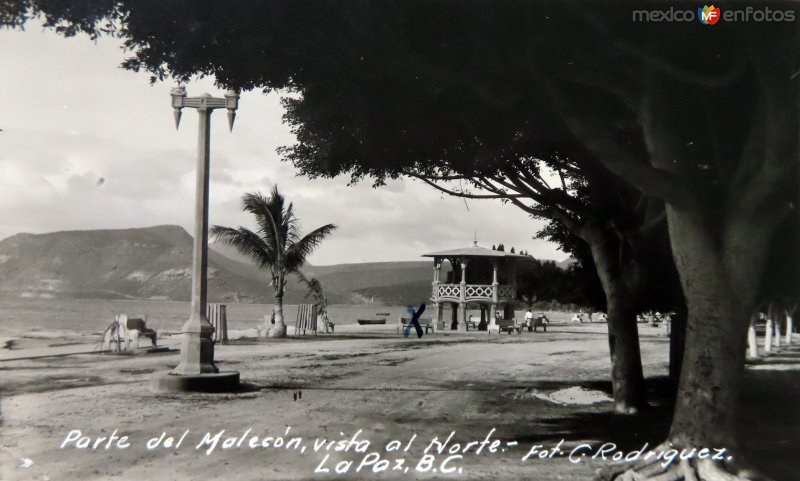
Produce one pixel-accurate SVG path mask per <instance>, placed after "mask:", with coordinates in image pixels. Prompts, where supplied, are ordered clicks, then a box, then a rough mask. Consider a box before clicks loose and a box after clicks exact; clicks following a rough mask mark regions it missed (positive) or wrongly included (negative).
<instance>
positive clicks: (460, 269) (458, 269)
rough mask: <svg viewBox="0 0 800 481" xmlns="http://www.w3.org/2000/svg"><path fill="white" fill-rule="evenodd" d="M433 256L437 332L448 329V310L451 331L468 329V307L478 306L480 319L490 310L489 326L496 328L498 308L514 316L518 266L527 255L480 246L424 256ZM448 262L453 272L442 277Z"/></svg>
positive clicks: (509, 315)
mask: <svg viewBox="0 0 800 481" xmlns="http://www.w3.org/2000/svg"><path fill="white" fill-rule="evenodd" d="M422 257H433V293H432V295H431V302H432V303H433V319H434V329H436V330H440V329H446V325H447V324H446V321H445V320H444V319H443V317H444V309H445V307H447V306H449V307H450V312H451V319H450V329H455V330H459V331H465V330H467V306H468V305H470V304H472V305H478V306H479V307H480V308H481V317H482V318H483V317H484V316H485V313H486V311H487V310H488V311H489V313H488V314H489V316H488V317H489V319H488V321H489V326H494V324H495V320H496V319H497V309H498V308H501V307H502V308H503V317H504V318H509V317H513V315H514V301H515V299H516V297H517V281H516V267H517V263H518V262H519V261H521V260H523V259H527V258H528V257H527V256H524V255H519V254H513V253H510V252H504V251H500V250H494V249H487V248H485V247H479V246H478V242H477V241H475V242H474V243H473V245H472V246H471V247H466V248H463V249H452V250H446V251H440V252H432V253H430V254H423V256H422ZM445 261H447V262H449V263H450V266H451V269H450V270H449V272H447V277H446V278H445V279H442V278H441V275H442V264H443V263H444V262H445Z"/></svg>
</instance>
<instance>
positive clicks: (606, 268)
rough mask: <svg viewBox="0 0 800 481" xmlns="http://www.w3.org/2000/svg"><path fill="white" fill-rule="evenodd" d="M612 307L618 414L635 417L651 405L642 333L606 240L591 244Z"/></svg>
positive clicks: (610, 325) (610, 339) (611, 336)
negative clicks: (648, 397)
mask: <svg viewBox="0 0 800 481" xmlns="http://www.w3.org/2000/svg"><path fill="white" fill-rule="evenodd" d="M590 247H591V249H592V256H593V257H594V261H595V266H596V267H597V273H598V276H599V277H600V282H601V284H602V285H603V290H604V291H605V294H606V304H607V307H608V345H609V351H610V354H611V382H612V386H613V390H614V409H615V411H616V412H619V413H625V414H633V413H636V412H638V411H640V410H641V409H643V408H645V407H646V406H647V399H646V396H645V385H644V375H643V373H642V355H641V352H640V350H639V331H638V326H637V325H636V312H635V309H634V308H633V304H632V302H633V299H632V295H631V294H630V292H628V289H627V288H626V287H625V280H624V279H623V276H622V275H621V274H620V273H619V270H618V268H617V266H616V264H615V261H616V259H615V257H614V256H613V254H612V253H610V252H609V249H608V243H607V242H604V241H603V240H599V241H596V242H590Z"/></svg>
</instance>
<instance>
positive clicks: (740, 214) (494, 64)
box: [2, 1, 799, 479]
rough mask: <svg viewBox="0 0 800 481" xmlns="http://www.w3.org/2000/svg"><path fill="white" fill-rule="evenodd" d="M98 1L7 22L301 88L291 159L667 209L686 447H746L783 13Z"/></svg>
mask: <svg viewBox="0 0 800 481" xmlns="http://www.w3.org/2000/svg"><path fill="white" fill-rule="evenodd" d="M79 5H80V7H76V6H75V5H70V6H69V7H66V6H63V5H59V4H58V3H57V2H42V3H39V2H18V3H17V2H11V3H5V4H3V9H4V10H3V12H2V19H3V21H4V22H5V23H8V24H15V25H18V24H21V23H22V22H23V21H24V17H25V15H26V12H27V11H28V10H27V9H28V7H31V6H33V7H34V8H38V7H41V6H44V8H45V9H46V11H47V12H48V13H49V14H51V17H50V19H49V20H50V23H52V24H53V25H56V24H61V23H62V22H63V25H64V26H65V27H66V32H67V33H72V31H81V30H82V31H87V32H90V33H96V32H97V31H98V28H99V27H100V28H104V27H105V24H104V23H103V22H98V21H99V20H101V19H103V18H106V17H107V16H111V17H112V18H114V19H115V20H116V21H117V22H118V23H115V22H111V23H110V24H109V25H108V28H109V29H112V30H115V31H116V32H118V33H119V34H121V35H122V36H124V37H125V38H126V39H127V41H128V45H129V47H131V48H132V49H133V50H134V55H133V57H132V59H131V60H130V61H128V62H127V64H126V65H127V66H128V67H130V68H145V69H148V70H149V71H151V72H153V74H154V76H155V77H161V78H165V77H166V76H168V75H174V76H176V77H178V78H188V77H190V76H192V75H194V74H196V73H203V74H213V75H215V76H216V78H217V80H218V81H219V82H220V83H221V84H223V85H225V86H229V87H237V88H245V89H248V88H267V89H270V88H284V87H288V88H290V89H293V90H294V91H295V92H296V93H297V96H295V97H293V98H292V99H290V100H289V104H288V106H289V108H290V116H292V117H291V118H296V119H303V120H302V124H296V127H297V133H298V140H299V144H298V146H297V149H294V150H292V151H291V152H288V154H289V156H290V157H293V158H295V159H300V158H317V159H320V164H319V165H320V166H321V167H325V166H326V164H329V165H335V166H344V167H345V168H346V169H347V170H348V171H351V172H353V173H354V174H356V176H359V175H371V174H373V173H374V172H373V171H375V170H376V169H377V170H380V171H381V172H388V173H389V175H401V174H403V173H404V172H406V171H407V170H408V164H409V161H410V160H409V159H411V161H412V162H414V163H415V164H416V165H415V167H416V168H417V169H424V168H425V166H426V165H430V161H432V160H434V161H435V160H438V159H441V158H448V159H459V158H461V159H462V160H463V161H464V162H474V163H475V165H474V166H473V167H474V169H472V170H471V171H473V172H474V171H479V172H483V171H487V170H488V171H489V172H493V171H496V170H497V169H498V168H503V166H504V165H507V164H508V163H509V162H513V161H519V159H521V158H522V156H520V155H519V153H524V154H525V157H524V158H526V159H529V160H530V159H552V158H554V154H560V155H562V158H567V159H570V161H572V162H575V163H576V167H577V168H578V169H579V170H580V171H583V170H584V169H597V168H598V167H602V168H603V169H606V170H607V171H610V172H612V173H613V174H614V175H615V176H616V177H617V178H618V179H620V180H622V181H624V182H626V183H627V184H629V185H631V186H633V187H634V188H636V189H637V190H639V191H641V192H643V193H645V194H646V195H648V196H651V197H655V198H658V199H660V200H661V201H662V202H663V203H664V205H665V208H666V216H667V220H668V226H669V232H670V243H671V247H672V253H673V257H674V259H675V262H676V265H677V269H678V272H679V275H680V281H681V285H682V288H683V292H684V294H685V297H686V302H687V306H688V311H689V312H688V321H687V324H688V325H687V347H686V350H685V355H684V362H683V371H682V375H681V381H680V382H681V385H680V391H679V395H678V400H677V405H676V411H675V416H674V420H673V426H672V430H671V433H670V440H671V441H672V442H673V443H674V444H675V445H677V446H706V445H725V446H728V447H730V448H732V449H735V448H736V447H737V446H736V437H735V429H734V427H735V419H736V413H737V409H736V407H737V406H736V404H737V400H738V397H739V396H738V395H739V390H740V384H741V377H742V376H741V374H742V369H743V360H744V352H745V349H744V341H745V330H746V327H747V323H748V319H749V317H750V313H751V311H752V310H753V309H754V308H755V306H756V304H757V303H758V302H759V301H758V299H759V296H760V293H761V292H763V291H764V285H765V282H764V281H765V277H766V276H765V269H766V266H767V263H768V253H769V252H770V249H771V248H773V246H777V245H780V244H779V243H776V241H775V238H776V236H777V234H778V231H779V228H780V227H779V226H781V225H784V224H785V223H786V222H789V220H787V219H789V218H790V217H792V216H795V217H796V215H797V208H796V206H797V202H798V198H797V191H798V189H797V186H798V172H797V171H798V168H797V166H798V162H797V132H798V105H797V102H798V94H797V82H798V80H797V78H798V76H797V74H796V70H797V67H798V63H797V59H796V52H797V50H798V48H797V47H798V38H797V35H798V33H797V28H796V25H797V23H796V22H794V21H791V22H790V21H770V22H767V21H764V19H765V17H766V13H765V12H764V10H763V9H761V10H760V14H761V17H760V18H761V20H760V21H755V20H756V19H755V18H751V19H750V20H751V21H744V20H746V19H744V20H741V21H726V20H724V19H723V20H722V21H720V22H719V23H717V24H716V25H703V24H701V23H700V22H698V21H697V20H694V21H692V22H646V21H636V20H637V19H639V20H641V19H642V18H644V17H648V15H643V14H637V13H636V12H634V9H633V8H632V7H631V6H630V5H629V4H625V3H618V4H617V3H608V4H604V6H605V7H607V8H606V9H604V10H603V11H602V13H601V12H600V10H599V9H598V8H596V6H595V5H593V4H588V3H579V2H565V3H559V4H556V3H534V2H497V3H486V2H462V3H460V4H458V7H457V8H454V7H453V5H452V4H447V3H434V2H413V1H412V2H375V3H365V2H352V3H350V2H348V3H344V4H343V3H341V2H339V3H326V2H319V3H312V4H309V3H306V2H270V3H266V4H257V5H254V4H249V3H245V4H235V6H232V5H229V4H225V5H219V4H214V3H207V4H206V3H200V4H197V3H180V2H169V3H166V4H163V5H162V4H138V3H137V4H133V3H131V4H127V3H124V2H110V1H109V2H107V3H106V2H98V3H91V2H87V3H86V4H84V3H80V4H79ZM132 5H135V6H132ZM637 6H638V5H637ZM651 6H652V7H655V8H658V7H663V6H662V5H660V4H654V5H651ZM696 7H697V5H696V4H686V5H671V6H670V8H672V9H673V10H676V9H677V10H688V11H690V12H694V11H696V10H695V9H696ZM770 7H771V11H772V14H771V15H772V19H773V20H775V19H777V16H776V15H775V11H777V10H780V11H781V17H782V19H783V20H787V19H788V17H789V14H791V17H792V19H793V20H796V19H797V18H798V13H799V12H797V11H796V8H795V7H794V6H793V5H791V4H772V5H770ZM667 9H668V8H662V10H667ZM751 10H753V9H751ZM742 12H745V11H744V8H742ZM748 12H750V11H748ZM785 12H788V13H785ZM734 13H735V12H734ZM745 13H746V14H747V15H751V13H747V12H745ZM637 15H638V17H637ZM695 15H696V14H695ZM174 18H180V19H181V21H180V22H175V21H174ZM648 18H649V17H648ZM653 18H657V19H663V16H662V15H655V16H653ZM70 29H72V30H70ZM254 32H257V33H254ZM555 47H557V48H555ZM290 120H291V119H290ZM337 124H338V125H339V126H340V127H339V129H330V128H329V127H330V126H335V125H337ZM443 145H446V146H449V147H448V149H447V151H446V152H444V153H443V152H442V146H443ZM298 149H299V150H298ZM314 149H322V150H318V151H316V152H315V151H314ZM444 154H446V155H444ZM498 164H500V165H498ZM489 167H491V168H489ZM459 172H461V171H459ZM434 174H436V173H434ZM512 195H514V194H512ZM794 245H796V244H794ZM787 257H788V256H787ZM724 468H725V467H724V466H721V465H717V464H712V463H709V462H703V461H701V462H696V463H682V464H674V465H672V466H671V467H670V468H669V469H673V470H675V471H676V472H675V473H670V474H675V475H676V476H683V475H685V476H687V477H688V476H696V477H697V476H699V477H700V478H705V479H715V476H719V473H720V471H721V470H722V469H724ZM695 471H696V472H695Z"/></svg>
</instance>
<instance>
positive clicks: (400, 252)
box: [0, 25, 564, 264]
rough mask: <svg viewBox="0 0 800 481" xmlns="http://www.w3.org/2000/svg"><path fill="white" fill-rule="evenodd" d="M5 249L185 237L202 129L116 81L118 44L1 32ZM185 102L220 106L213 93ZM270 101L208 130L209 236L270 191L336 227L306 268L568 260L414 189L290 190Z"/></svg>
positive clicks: (306, 220) (458, 203)
mask: <svg viewBox="0 0 800 481" xmlns="http://www.w3.org/2000/svg"><path fill="white" fill-rule="evenodd" d="M0 43H1V44H2V45H4V46H6V47H7V48H4V49H2V50H0V65H3V68H4V72H3V73H4V76H3V88H2V89H0V104H2V105H3V110H2V115H3V117H2V118H0V123H2V125H0V127H2V129H3V132H2V134H0V219H3V222H2V223H0V238H2V237H6V236H9V235H13V234H15V233H17V232H21V231H25V232H48V231H53V230H61V229H99V228H126V227H143V226H150V225H157V224H179V225H182V226H184V227H185V228H186V229H187V230H189V231H191V230H192V225H193V220H194V219H193V215H194V197H195V175H196V170H195V169H196V163H197V152H196V150H195V149H196V147H197V130H196V129H197V115H195V114H194V113H193V112H192V111H191V110H190V109H187V110H185V111H184V115H183V118H182V120H181V125H180V129H178V130H177V131H176V130H175V126H174V122H173V117H172V111H171V109H170V106H169V99H170V97H169V90H170V88H171V86H172V85H170V84H168V83H160V84H156V85H155V86H150V85H149V83H148V77H147V75H145V74H136V73H133V72H128V71H124V70H122V69H120V68H119V67H118V66H119V63H120V62H121V61H122V60H123V58H124V56H125V55H124V53H123V52H122V51H121V50H120V44H119V42H118V41H116V40H114V39H107V38H104V39H100V40H99V41H98V42H97V44H94V43H93V42H91V41H90V40H88V39H86V38H85V37H80V36H79V37H74V38H70V39H64V38H61V37H58V36H57V35H55V34H54V33H52V32H49V31H40V30H38V29H37V28H36V27H35V26H34V25H31V26H30V28H28V30H26V31H24V32H22V31H12V30H0ZM187 91H188V93H189V95H190V96H191V95H199V94H201V93H203V92H206V91H208V92H209V93H211V94H212V95H221V92H219V91H218V90H217V89H216V88H214V86H213V83H212V82H211V81H210V80H209V79H204V80H201V81H198V82H193V83H191V84H189V85H187ZM282 115H283V110H282V107H281V105H280V99H279V95H278V94H275V93H273V94H270V95H264V94H263V93H261V92H245V93H243V94H242V96H241V101H240V108H239V111H238V113H237V120H236V125H235V126H234V129H233V131H232V132H229V130H228V126H227V122H226V120H225V115H224V113H222V112H216V113H215V114H213V115H212V120H211V139H212V140H211V172H210V178H211V192H210V202H211V205H210V214H209V217H210V219H209V220H210V222H211V223H212V224H221V225H233V226H236V225H246V226H247V225H252V223H251V220H250V219H249V218H248V216H247V215H245V214H244V213H242V212H241V210H240V199H241V196H242V194H243V193H245V192H255V191H261V192H265V193H266V192H269V190H270V189H271V188H272V186H273V185H274V184H276V183H277V184H278V186H279V187H280V189H281V191H282V192H283V193H284V194H285V195H286V196H287V197H288V198H289V200H290V201H292V202H294V203H295V208H296V212H297V214H298V217H299V218H300V220H301V222H302V224H303V226H304V228H305V230H307V231H308V230H310V229H313V228H315V227H318V226H320V225H323V224H326V223H335V224H337V225H339V226H340V228H339V229H338V230H337V231H336V233H335V234H334V235H333V236H332V237H331V238H330V239H329V240H326V241H325V242H324V243H323V244H322V246H321V247H320V249H319V250H318V251H317V252H316V253H315V254H314V255H313V256H312V257H311V258H310V261H311V262H312V263H315V264H333V263H343V262H359V261H388V260H413V259H419V256H420V255H421V254H423V253H426V252H429V251H435V250H441V249H448V248H454V247H461V246H466V245H470V244H471V242H472V239H473V237H474V236H475V234H476V233H477V236H478V240H479V241H480V242H481V245H485V246H490V245H491V244H493V243H498V242H503V243H504V244H505V245H507V246H511V245H514V246H516V247H517V248H518V249H519V248H523V249H526V250H529V251H531V252H532V253H535V254H537V255H540V256H543V257H549V258H559V259H560V258H563V257H564V254H562V253H560V252H558V251H557V250H556V249H555V247H554V246H552V245H550V244H547V243H544V242H542V241H534V240H532V239H531V237H532V236H533V235H534V234H535V233H536V231H537V230H538V228H539V226H540V225H541V223H540V222H537V221H533V220H531V219H529V218H528V216H527V215H526V214H525V213H523V212H522V211H520V210H519V209H516V208H514V207H512V206H508V205H502V204H500V203H499V202H496V201H467V202H465V201H464V200H462V199H454V198H451V197H447V196H443V195H441V194H440V193H439V192H437V191H435V190H434V189H432V188H430V187H428V186H426V185H423V184H422V183H420V182H417V181H409V180H405V179H399V180H392V181H388V182H387V185H386V186H384V187H381V188H378V189H373V188H372V187H371V183H370V182H369V181H368V180H367V181H363V182H361V183H358V184H356V185H354V186H348V185H347V184H348V181H349V178H347V177H339V178H335V179H314V180H311V179H308V178H304V177H298V176H297V172H296V170H295V169H294V168H293V166H291V165H290V164H287V163H284V162H280V158H279V156H278V154H277V153H276V149H277V148H278V147H280V146H284V145H290V144H292V143H293V141H294V138H293V136H292V135H291V132H290V131H289V129H288V127H286V126H285V125H283V123H282Z"/></svg>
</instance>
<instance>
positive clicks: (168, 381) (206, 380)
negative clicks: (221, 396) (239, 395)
mask: <svg viewBox="0 0 800 481" xmlns="http://www.w3.org/2000/svg"><path fill="white" fill-rule="evenodd" d="M150 388H151V389H152V390H153V391H155V392H212V393H213V392H233V391H238V390H239V372H238V371H225V372H218V373H212V374H189V375H182V374H175V372H174V371H173V372H169V373H160V374H156V375H155V376H153V377H152V378H150Z"/></svg>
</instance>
